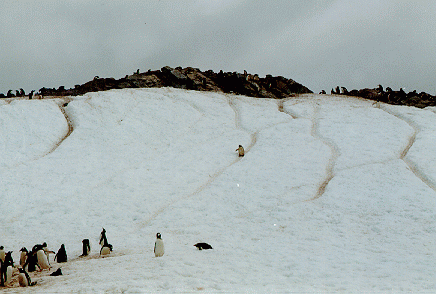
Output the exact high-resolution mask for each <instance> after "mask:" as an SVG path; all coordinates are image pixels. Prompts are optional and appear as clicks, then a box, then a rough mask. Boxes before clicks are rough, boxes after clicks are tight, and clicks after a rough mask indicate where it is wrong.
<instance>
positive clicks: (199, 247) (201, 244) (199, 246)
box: [194, 242, 213, 250]
mask: <svg viewBox="0 0 436 294" xmlns="http://www.w3.org/2000/svg"><path fill="white" fill-rule="evenodd" d="M194 246H195V247H197V248H198V250H203V249H205V250H206V249H213V248H212V246H210V245H209V244H207V243H203V242H201V243H197V244H195V245H194Z"/></svg>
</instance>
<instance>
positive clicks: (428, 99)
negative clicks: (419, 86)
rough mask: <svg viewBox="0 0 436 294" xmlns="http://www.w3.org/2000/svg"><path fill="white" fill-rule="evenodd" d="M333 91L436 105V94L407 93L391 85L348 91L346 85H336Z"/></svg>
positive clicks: (414, 103)
mask: <svg viewBox="0 0 436 294" xmlns="http://www.w3.org/2000/svg"><path fill="white" fill-rule="evenodd" d="M331 93H332V94H339V95H347V96H356V97H362V98H366V99H370V100H375V101H380V102H384V103H389V104H394V105H407V106H415V107H419V108H424V107H427V106H436V96H432V95H430V94H428V93H425V92H421V93H417V92H416V90H415V91H412V92H409V93H406V92H404V90H403V89H402V88H400V90H399V91H394V90H392V89H391V88H389V87H387V88H386V90H384V89H383V87H382V86H381V85H379V86H378V87H377V88H374V89H368V88H365V89H360V90H351V91H348V90H347V89H346V88H344V87H341V90H340V89H339V87H336V89H332V90H331Z"/></svg>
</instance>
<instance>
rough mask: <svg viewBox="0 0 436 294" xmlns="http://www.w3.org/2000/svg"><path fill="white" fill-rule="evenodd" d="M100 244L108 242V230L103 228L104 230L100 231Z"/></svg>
mask: <svg viewBox="0 0 436 294" xmlns="http://www.w3.org/2000/svg"><path fill="white" fill-rule="evenodd" d="M99 243H100V246H103V245H104V244H105V243H107V238H106V230H105V229H104V228H103V230H102V231H101V233H100V242H99Z"/></svg>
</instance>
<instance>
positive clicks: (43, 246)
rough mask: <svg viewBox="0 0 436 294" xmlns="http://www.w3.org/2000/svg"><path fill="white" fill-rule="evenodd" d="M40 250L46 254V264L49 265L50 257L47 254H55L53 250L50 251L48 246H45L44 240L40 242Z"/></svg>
mask: <svg viewBox="0 0 436 294" xmlns="http://www.w3.org/2000/svg"><path fill="white" fill-rule="evenodd" d="M42 250H44V253H45V255H46V256H47V261H48V264H49V265H50V257H49V254H50V253H52V254H55V252H54V251H51V250H48V248H47V243H46V242H44V243H42Z"/></svg>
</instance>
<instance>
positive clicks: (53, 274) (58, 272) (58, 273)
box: [50, 268, 62, 277]
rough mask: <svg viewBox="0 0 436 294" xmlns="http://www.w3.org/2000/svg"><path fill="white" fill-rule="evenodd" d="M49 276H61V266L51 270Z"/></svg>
mask: <svg viewBox="0 0 436 294" xmlns="http://www.w3.org/2000/svg"><path fill="white" fill-rule="evenodd" d="M50 276H52V277H57V276H62V270H61V268H58V269H57V270H56V271H54V272H52V273H51V274H50Z"/></svg>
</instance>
